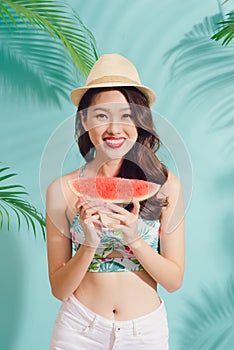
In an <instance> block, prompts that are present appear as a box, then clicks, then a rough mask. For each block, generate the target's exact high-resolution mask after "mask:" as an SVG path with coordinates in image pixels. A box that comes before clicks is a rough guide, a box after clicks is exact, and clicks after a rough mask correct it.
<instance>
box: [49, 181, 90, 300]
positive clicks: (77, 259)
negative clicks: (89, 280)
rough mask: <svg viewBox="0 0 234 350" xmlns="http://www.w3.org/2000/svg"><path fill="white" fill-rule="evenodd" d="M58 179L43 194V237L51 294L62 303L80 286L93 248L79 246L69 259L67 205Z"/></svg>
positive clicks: (69, 242) (70, 253) (69, 240)
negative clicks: (45, 238) (44, 223)
mask: <svg viewBox="0 0 234 350" xmlns="http://www.w3.org/2000/svg"><path fill="white" fill-rule="evenodd" d="M63 188H64V186H63V180H62V178H58V179H56V180H55V181H54V182H52V183H51V184H50V185H49V186H48V188H47V192H46V234H47V255H48V270H49V280H50V285H51V290H52V294H53V295H54V296H55V297H56V298H58V299H60V300H66V299H67V298H68V297H69V296H70V295H71V294H72V293H73V292H74V291H75V290H76V289H77V287H78V286H79V285H80V283H81V281H82V279H83V278H84V276H85V273H86V272H87V269H88V267H89V265H90V263H91V261H92V259H93V256H94V254H95V251H96V249H95V248H92V247H89V246H86V245H84V246H81V247H80V249H79V250H78V251H77V252H76V254H75V255H74V256H73V257H72V246H71V239H70V237H69V229H70V225H69V221H68V219H67V216H66V209H67V203H66V200H65V197H64V192H63Z"/></svg>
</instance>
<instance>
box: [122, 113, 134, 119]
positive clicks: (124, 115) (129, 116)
mask: <svg viewBox="0 0 234 350" xmlns="http://www.w3.org/2000/svg"><path fill="white" fill-rule="evenodd" d="M123 118H132V115H131V114H128V113H125V114H123Z"/></svg>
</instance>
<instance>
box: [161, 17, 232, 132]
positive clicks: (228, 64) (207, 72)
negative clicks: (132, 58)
mask: <svg viewBox="0 0 234 350" xmlns="http://www.w3.org/2000/svg"><path fill="white" fill-rule="evenodd" d="M221 18H222V15H221V14H218V15H215V16H212V17H206V18H205V19H204V20H203V22H202V23H200V24H197V25H195V26H194V27H193V28H192V30H191V31H190V32H189V33H187V34H185V36H184V38H183V39H182V40H181V41H180V42H179V44H178V45H176V46H175V47H173V48H172V49H171V50H169V51H168V52H167V53H166V54H165V56H164V59H165V61H166V62H167V61H169V60H172V62H171V70H170V81H173V82H174V84H178V83H179V84H188V88H187V90H186V103H189V104H191V105H195V104H201V103H206V104H207V103H208V102H207V96H208V95H207V91H209V96H211V95H212V94H213V96H214V99H213V100H212V105H211V106H210V108H212V116H210V115H209V120H210V121H209V126H208V128H209V129H210V130H217V129H219V128H220V127H224V126H225V127H227V128H228V127H231V126H232V125H233V119H232V114H230V113H229V115H228V116H226V115H225V121H224V122H223V117H224V113H223V105H221V104H220V101H222V100H228V102H229V104H228V110H229V111H231V110H233V108H234V99H233V97H232V95H233V94H232V84H233V77H234V66H233V45H232V44H230V45H229V46H228V47H222V46H220V45H218V44H217V43H216V42H214V41H211V40H210V37H211V36H212V35H213V34H214V32H215V31H216V26H217V22H219V20H220V19H221ZM217 95H218V98H217ZM217 115H219V116H220V115H221V116H222V117H221V119H220V118H216V116H217ZM210 117H211V118H210Z"/></svg>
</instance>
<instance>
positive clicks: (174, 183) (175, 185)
mask: <svg viewBox="0 0 234 350" xmlns="http://www.w3.org/2000/svg"><path fill="white" fill-rule="evenodd" d="M180 188H181V182H180V179H179V177H178V176H177V175H175V174H174V173H173V172H172V171H171V170H168V177H167V180H166V182H165V183H164V184H163V185H162V187H161V188H160V191H159V194H161V195H162V196H170V194H171V193H172V192H175V191H178V190H179V189H180Z"/></svg>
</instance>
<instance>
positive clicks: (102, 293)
mask: <svg viewBox="0 0 234 350" xmlns="http://www.w3.org/2000/svg"><path fill="white" fill-rule="evenodd" d="M118 254H119V253H118V252H113V253H112V254H109V255H108V257H118V256H119V255H118ZM74 295H75V297H76V298H77V299H78V300H79V301H80V302H81V303H82V304H84V305H85V306H86V307H88V308H89V309H90V310H92V311H94V312H95V313H96V314H99V315H101V316H102V317H105V318H107V319H110V320H116V321H117V320H118V321H126V320H130V319H135V318H138V317H141V316H144V315H146V314H148V313H150V312H153V311H154V310H155V309H157V308H158V307H159V305H160V298H159V296H158V294H157V285H156V283H155V281H154V280H153V279H152V278H151V276H150V275H149V274H148V273H147V272H146V271H134V272H87V273H86V275H85V277H84V279H83V280H82V282H81V284H80V286H79V287H78V288H77V289H76V291H75V292H74Z"/></svg>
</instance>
